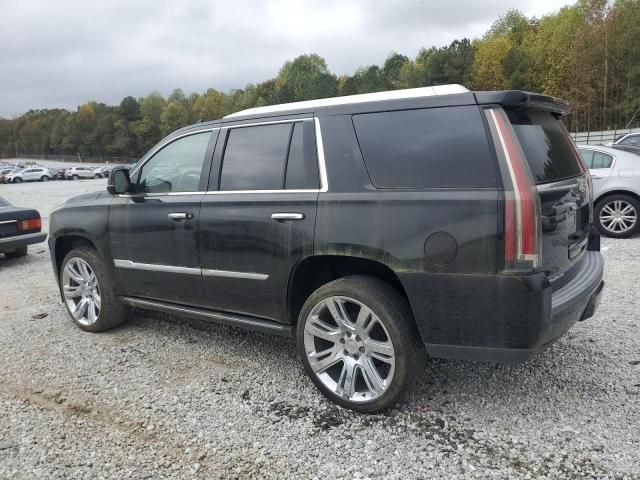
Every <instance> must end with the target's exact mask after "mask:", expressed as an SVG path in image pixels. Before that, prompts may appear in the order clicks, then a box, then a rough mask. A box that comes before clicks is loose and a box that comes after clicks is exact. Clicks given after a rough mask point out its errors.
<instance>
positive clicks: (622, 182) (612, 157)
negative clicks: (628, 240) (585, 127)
mask: <svg viewBox="0 0 640 480" xmlns="http://www.w3.org/2000/svg"><path fill="white" fill-rule="evenodd" d="M578 149H579V150H580V154H581V155H582V158H583V159H584V161H585V163H586V164H587V167H588V168H589V172H591V178H592V180H593V200H594V205H595V207H594V210H593V215H594V217H595V223H596V225H597V226H598V228H599V229H600V232H601V233H602V234H604V235H607V236H609V237H616V238H624V237H630V236H631V235H634V234H635V233H638V231H640V221H639V218H638V217H639V215H640V155H636V154H635V153H630V152H626V151H623V150H617V149H613V148H610V147H602V146H596V145H578Z"/></svg>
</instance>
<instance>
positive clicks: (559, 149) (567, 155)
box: [507, 110, 582, 184]
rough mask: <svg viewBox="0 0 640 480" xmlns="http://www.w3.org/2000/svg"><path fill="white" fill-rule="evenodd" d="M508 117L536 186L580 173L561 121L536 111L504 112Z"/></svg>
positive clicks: (548, 114)
mask: <svg viewBox="0 0 640 480" xmlns="http://www.w3.org/2000/svg"><path fill="white" fill-rule="evenodd" d="M507 115H508V116H509V119H510V120H511V124H512V125H513V129H514V130H515V132H516V135H517V136H518V140H519V142H520V146H521V147H522V150H523V151H524V154H525V156H526V157H527V162H528V163H529V168H531V174H532V175H533V178H534V179H535V181H536V183H537V184H540V183H547V182H555V181H557V180H563V179H565V178H570V177H575V176H577V175H580V174H581V173H582V171H581V170H580V165H579V164H578V161H577V158H576V157H575V155H574V153H573V148H572V147H571V143H570V141H571V140H570V139H568V138H567V136H566V134H565V131H564V129H563V128H562V125H561V124H560V120H558V119H556V118H555V117H554V116H553V115H552V114H550V113H547V112H542V111H537V110H522V111H507Z"/></svg>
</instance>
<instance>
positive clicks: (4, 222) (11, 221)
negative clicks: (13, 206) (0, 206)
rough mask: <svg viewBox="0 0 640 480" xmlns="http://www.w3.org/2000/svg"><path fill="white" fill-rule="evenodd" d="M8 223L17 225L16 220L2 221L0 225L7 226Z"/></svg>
mask: <svg viewBox="0 0 640 480" xmlns="http://www.w3.org/2000/svg"><path fill="white" fill-rule="evenodd" d="M4 208H8V207H4ZM9 223H18V220H4V221H2V222H0V225H7V224H9Z"/></svg>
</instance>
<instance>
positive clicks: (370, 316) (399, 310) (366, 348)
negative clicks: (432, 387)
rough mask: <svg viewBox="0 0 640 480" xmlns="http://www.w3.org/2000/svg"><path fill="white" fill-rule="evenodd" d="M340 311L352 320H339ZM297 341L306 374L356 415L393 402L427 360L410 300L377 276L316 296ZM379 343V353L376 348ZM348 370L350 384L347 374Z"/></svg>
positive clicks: (326, 288)
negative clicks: (360, 317) (336, 318)
mask: <svg viewBox="0 0 640 480" xmlns="http://www.w3.org/2000/svg"><path fill="white" fill-rule="evenodd" d="M336 302H337V303H336ZM331 304H332V305H333V311H334V312H335V313H334V314H332V313H331V310H330V307H329V305H331ZM340 305H342V307H343V308H340ZM362 308H365V309H368V310H362ZM338 312H342V315H344V314H346V315H347V316H348V317H349V320H347V322H342V321H340V322H339V321H336V320H335V317H336V314H337V315H338V317H340V318H344V317H343V316H342V315H341V314H340V313H338ZM361 313H367V315H364V316H363V317H362V318H363V321H362V322H354V321H353V320H354V319H356V320H357V318H358V315H359V314H361ZM358 323H360V326H358ZM318 327H320V328H318ZM367 330H368V333H367ZM312 332H313V333H312ZM317 332H320V335H321V336H317V335H315V334H314V333H317ZM296 337H297V345H298V354H299V355H300V359H301V361H302V365H303V366H304V370H305V373H306V374H307V375H308V376H309V377H310V378H311V380H312V381H313V383H314V384H315V385H316V387H317V388H318V389H319V390H320V391H321V392H322V394H323V395H324V396H325V397H327V398H328V399H329V400H331V401H332V402H334V403H336V404H338V405H340V406H342V407H345V408H349V409H351V410H355V411H357V412H363V413H370V412H375V411H378V410H381V409H384V408H386V407H389V406H390V405H392V404H394V403H395V402H396V401H397V400H398V399H399V398H400V396H401V395H402V394H403V393H404V392H405V390H406V389H407V387H408V386H409V385H410V384H411V383H413V381H414V379H415V373H416V367H418V366H419V365H420V363H421V360H424V357H423V348H424V347H423V346H422V342H421V339H420V335H419V334H418V331H417V328H416V326H415V322H414V319H413V314H412V313H411V309H410V307H409V305H408V303H407V301H406V300H405V299H404V298H403V297H402V295H400V293H399V292H398V291H397V290H396V289H395V288H393V287H392V286H391V285H389V284H388V283H386V282H383V281H382V280H379V279H377V278H374V277H368V276H359V275H358V276H350V277H344V278H340V279H338V280H335V281H333V282H330V283H328V284H326V285H323V286H322V287H320V288H319V289H317V290H316V291H315V292H313V293H312V294H311V296H309V298H308V299H307V301H306V302H305V303H304V305H303V307H302V310H301V312H300V316H299V321H298V327H297V334H296ZM323 337H324V338H323ZM376 341H377V343H376V344H375V345H378V346H377V347H375V348H377V349H378V350H379V353H375V352H373V351H372V349H371V347H372V346H373V345H374V343H373V342H376ZM332 344H333V346H332ZM389 346H391V348H389ZM381 347H384V348H381ZM326 352H329V353H328V354H327V355H326V356H325V355H323V354H324V353H326ZM381 352H384V353H383V354H381ZM317 353H320V355H317V357H316V354H317ZM370 353H374V355H376V357H375V358H374V356H372V355H370ZM314 357H316V358H315V359H314ZM381 358H386V360H385V361H382V360H381ZM318 359H319V360H318ZM313 360H315V362H314V366H315V369H314V367H312V364H311V362H312V361H313ZM392 362H393V365H392ZM318 364H321V365H318ZM316 371H318V372H319V373H316ZM349 371H350V372H351V378H352V381H351V382H347V380H348V377H346V376H345V374H347V372H349ZM376 374H377V375H376ZM347 375H348V374H347ZM354 379H355V380H354ZM372 385H375V388H374V387H372ZM350 386H352V388H349V387H350ZM376 390H377V391H376ZM345 391H346V392H345Z"/></svg>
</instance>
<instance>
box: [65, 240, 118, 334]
mask: <svg viewBox="0 0 640 480" xmlns="http://www.w3.org/2000/svg"><path fill="white" fill-rule="evenodd" d="M82 262H84V263H85V264H86V265H87V266H88V267H89V269H88V271H83V269H82V267H81V265H82ZM67 268H70V269H71V272H73V275H72V276H71V275H69V273H68V270H67ZM90 272H93V274H94V275H95V279H96V281H95V282H93V286H94V287H95V290H96V291H97V293H98V297H99V298H100V305H99V310H98V313H97V315H96V314H95V312H96V310H95V309H94V310H93V312H94V315H93V317H94V318H91V317H92V316H91V315H90V311H91V308H92V305H91V304H89V305H88V306H87V308H86V309H85V310H84V313H83V312H82V311H78V312H77V313H78V315H74V310H73V309H72V307H77V306H79V305H80V304H81V302H83V300H84V299H85V294H84V293H81V294H80V295H76V296H75V297H72V296H71V295H72V294H73V293H77V292H79V291H82V290H83V283H82V282H80V281H77V280H80V279H83V280H86V279H87V278H91V277H90V275H89V276H87V275H85V273H90ZM78 274H79V275H78ZM59 279H60V294H61V295H62V298H63V302H64V304H65V306H66V308H67V312H69V316H70V317H71V320H72V321H73V323H75V324H76V325H77V326H78V327H80V328H81V329H82V330H85V331H87V332H101V331H103V330H108V329H110V328H113V327H116V326H118V325H120V324H122V323H123V322H125V321H126V320H127V317H128V314H129V307H127V306H126V305H124V304H123V303H122V302H120V300H119V299H118V296H117V294H116V289H115V282H114V280H113V278H112V277H111V273H110V272H109V270H108V269H107V267H106V264H105V262H104V261H103V260H102V258H100V257H99V256H98V253H97V252H96V251H95V250H94V249H93V248H91V247H86V246H83V247H78V248H74V249H73V250H71V251H70V252H69V253H68V254H67V255H66V257H65V258H64V260H63V261H62V268H61V269H60V273H59ZM65 286H66V287H68V288H67V289H65ZM91 286H92V282H89V285H88V286H87V287H84V292H88V293H87V294H86V297H89V298H92V299H95V296H92V295H91V293H90V291H91ZM65 290H67V291H68V295H69V298H67V297H65ZM94 305H95V303H94ZM80 314H82V315H80Z"/></svg>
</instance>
